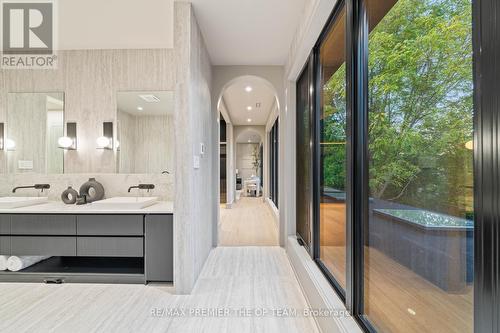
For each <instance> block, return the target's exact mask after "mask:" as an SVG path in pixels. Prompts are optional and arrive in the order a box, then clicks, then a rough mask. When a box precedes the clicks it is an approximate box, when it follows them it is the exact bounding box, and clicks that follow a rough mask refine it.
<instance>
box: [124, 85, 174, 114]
mask: <svg viewBox="0 0 500 333" xmlns="http://www.w3.org/2000/svg"><path fill="white" fill-rule="evenodd" d="M140 95H154V96H156V97H157V98H158V99H159V101H158V102H146V101H145V100H144V99H142V98H141V97H140ZM116 98H117V104H118V105H117V107H118V110H119V111H122V112H126V113H128V114H131V115H134V116H164V115H168V114H173V112H174V92H173V91H141V92H137V91H134V92H132V91H127V92H118V94H117V97H116ZM138 107H140V108H142V110H139V109H138Z"/></svg>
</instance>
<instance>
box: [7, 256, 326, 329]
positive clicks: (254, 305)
mask: <svg viewBox="0 0 500 333" xmlns="http://www.w3.org/2000/svg"><path fill="white" fill-rule="evenodd" d="M169 291H170V288H165V287H158V286H143V285H97V284H62V285H50V284H49V285H47V284H21V283H16V284H14V283H4V284H0V294H1V295H2V298H3V299H4V301H3V302H2V311H1V312H0V331H1V332H16V333H18V332H33V331H37V332H176V333H177V332H193V333H195V332H217V333H219V332H221V333H222V332H242V333H244V332H287V333H288V332H301V333H302V332H304V333H309V332H312V333H314V332H318V331H317V328H316V325H315V323H314V320H313V319H312V318H311V317H306V316H304V315H303V310H304V309H305V308H306V307H307V305H306V300H305V298H304V295H303V294H302V291H301V289H300V287H299V284H298V282H297V279H296V277H295V275H294V273H293V271H292V267H291V265H290V263H289V261H288V258H287V255H286V253H285V251H284V250H283V249H282V248H279V247H219V248H216V249H214V250H212V252H211V253H210V255H209V257H208V259H207V262H206V263H205V266H204V268H203V270H202V272H201V274H200V278H199V279H198V281H197V283H196V285H195V288H194V290H193V292H192V294H191V295H172V294H170V293H169ZM279 310H283V311H285V310H290V311H293V310H296V311H297V312H296V313H297V315H296V316H293V315H287V314H284V313H278V312H276V311H279ZM203 311H207V312H203ZM210 311H211V312H210ZM223 311H228V312H225V314H224V313H222V312H223ZM259 311H260V312H259Z"/></svg>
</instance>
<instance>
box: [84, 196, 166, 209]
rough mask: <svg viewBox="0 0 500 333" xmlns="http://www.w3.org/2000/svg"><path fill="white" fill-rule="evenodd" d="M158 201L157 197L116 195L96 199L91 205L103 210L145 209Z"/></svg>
mask: <svg viewBox="0 0 500 333" xmlns="http://www.w3.org/2000/svg"><path fill="white" fill-rule="evenodd" d="M157 202H158V198H157V197H138V198H135V197H114V198H109V199H104V200H99V201H94V202H93V203H92V204H91V205H92V208H95V209H103V210H127V209H128V210H131V209H143V208H146V207H149V206H151V205H154V204H155V203H157Z"/></svg>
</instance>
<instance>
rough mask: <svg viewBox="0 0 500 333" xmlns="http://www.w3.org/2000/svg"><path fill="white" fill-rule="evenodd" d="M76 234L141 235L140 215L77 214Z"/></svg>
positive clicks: (141, 223)
mask: <svg viewBox="0 0 500 333" xmlns="http://www.w3.org/2000/svg"><path fill="white" fill-rule="evenodd" d="M77 233H78V235H88V236H96V235H99V236H100V235H103V236H143V234H144V227H143V216H142V215H79V216H78V218H77Z"/></svg>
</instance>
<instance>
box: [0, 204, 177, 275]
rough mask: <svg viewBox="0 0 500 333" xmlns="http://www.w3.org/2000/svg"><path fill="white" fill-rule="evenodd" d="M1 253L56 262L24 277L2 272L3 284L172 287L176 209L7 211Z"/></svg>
mask: <svg viewBox="0 0 500 333" xmlns="http://www.w3.org/2000/svg"><path fill="white" fill-rule="evenodd" d="M0 253H1V254H3V255H16V256H32V255H35V256H50V257H51V258H50V259H47V260H44V261H42V262H40V263H38V264H35V265H34V266H31V267H28V268H26V269H24V270H22V271H19V272H10V271H0V282H48V283H63V282H79V283H148V282H172V281H173V205H172V203H170V202H159V203H156V204H154V205H152V206H150V207H147V208H143V209H128V210H126V209H124V210H104V209H102V208H93V207H92V205H84V206H75V205H72V206H68V205H64V204H62V203H47V204H41V205H36V206H31V207H23V208H15V209H10V210H6V209H2V210H0Z"/></svg>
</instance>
